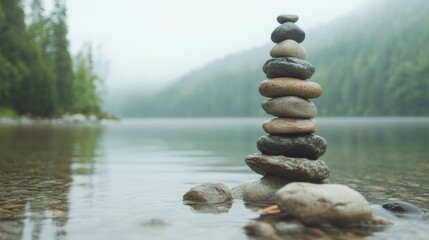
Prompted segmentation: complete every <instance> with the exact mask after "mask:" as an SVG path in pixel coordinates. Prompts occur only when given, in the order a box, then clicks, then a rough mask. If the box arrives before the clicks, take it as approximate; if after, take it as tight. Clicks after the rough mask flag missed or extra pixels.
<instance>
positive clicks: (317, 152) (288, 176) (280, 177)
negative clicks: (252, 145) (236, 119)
mask: <svg viewBox="0 0 429 240" xmlns="http://www.w3.org/2000/svg"><path fill="white" fill-rule="evenodd" d="M277 21H278V22H279V23H280V26H278V27H277V28H276V29H275V30H274V31H273V33H272V34H271V40H272V41H273V42H274V43H276V45H275V46H274V47H273V48H272V50H271V52H270V55H271V57H272V58H271V59H269V60H268V61H266V63H265V64H264V66H263V71H264V73H265V74H266V76H267V78H268V79H267V80H265V81H263V82H262V83H261V84H260V86H259V92H260V93H261V95H263V96H265V97H268V98H270V99H268V100H266V101H264V102H263V103H262V108H263V109H264V110H265V112H267V113H268V114H271V115H273V116H275V117H276V118H273V119H271V120H268V121H266V122H265V123H264V124H263V126H262V127H263V129H264V131H265V132H266V133H268V134H269V135H267V136H262V137H261V138H259V140H258V141H257V147H258V149H259V150H260V151H261V153H262V154H259V153H255V154H251V155H249V156H247V157H246V164H247V165H248V166H249V167H250V168H251V169H252V170H253V171H255V172H256V173H259V174H261V175H264V176H273V177H275V179H277V180H276V181H277V182H282V183H289V182H312V183H322V182H326V180H327V178H328V177H329V169H328V167H327V166H326V164H325V163H324V161H323V160H320V159H319V157H321V156H322V155H323V154H324V153H325V151H326V147H327V143H326V140H325V139H323V138H322V137H320V136H318V135H315V134H314V133H315V131H316V123H315V122H314V121H313V120H312V118H314V117H316V115H317V108H316V106H315V105H314V104H313V103H312V102H311V101H310V100H309V99H314V98H318V97H319V96H321V94H322V88H321V87H320V85H319V84H317V83H315V82H312V81H310V80H308V79H310V78H311V77H312V75H313V73H314V72H315V68H314V67H313V66H312V65H311V64H310V63H309V62H307V61H305V58H306V52H305V49H304V48H303V47H302V46H301V45H300V43H301V42H302V41H304V38H305V32H304V31H303V30H302V29H301V28H299V27H298V26H297V25H296V24H295V22H297V21H298V16H296V15H280V16H279V17H278V18H277ZM271 185H272V184H271ZM280 185H283V184H280ZM248 187H250V186H248ZM248 187H247V191H251V189H248ZM280 187H282V186H280Z"/></svg>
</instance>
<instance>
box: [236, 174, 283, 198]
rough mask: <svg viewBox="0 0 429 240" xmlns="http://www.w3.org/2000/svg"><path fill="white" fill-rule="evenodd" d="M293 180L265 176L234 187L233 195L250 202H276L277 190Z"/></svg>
mask: <svg viewBox="0 0 429 240" xmlns="http://www.w3.org/2000/svg"><path fill="white" fill-rule="evenodd" d="M290 182H291V180H289V179H286V178H281V177H276V176H265V177H263V178H261V179H259V180H258V181H256V182H253V183H243V184H241V185H239V186H237V187H235V188H233V189H232V192H233V195H234V196H237V197H238V198H241V199H243V201H245V202H250V203H274V202H275V199H274V195H275V194H276V192H277V190H279V189H280V188H282V187H284V186H285V185H286V184H288V183H290Z"/></svg>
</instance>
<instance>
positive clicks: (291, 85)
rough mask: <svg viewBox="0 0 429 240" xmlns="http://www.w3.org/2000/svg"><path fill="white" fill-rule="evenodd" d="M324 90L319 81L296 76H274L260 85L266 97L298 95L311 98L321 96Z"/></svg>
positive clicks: (262, 93)
mask: <svg viewBox="0 0 429 240" xmlns="http://www.w3.org/2000/svg"><path fill="white" fill-rule="evenodd" d="M322 92H323V90H322V87H321V86H320V85H319V84H318V83H315V82H312V81H308V80H301V79H296V78H272V79H267V80H265V81H263V82H261V84H260V85H259V93H261V95H262V96H265V97H284V96H297V97H301V98H305V99H311V98H318V97H320V96H321V95H322Z"/></svg>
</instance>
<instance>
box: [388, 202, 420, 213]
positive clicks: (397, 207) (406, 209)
mask: <svg viewBox="0 0 429 240" xmlns="http://www.w3.org/2000/svg"><path fill="white" fill-rule="evenodd" d="M382 207H383V208H384V209H387V210H389V211H391V212H393V213H396V214H410V215H411V214H412V215H423V214H424V212H423V211H422V210H421V209H420V208H418V207H416V206H415V205H413V204H411V203H408V202H403V201H395V202H388V203H384V204H383V205H382Z"/></svg>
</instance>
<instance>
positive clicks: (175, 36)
mask: <svg viewBox="0 0 429 240" xmlns="http://www.w3.org/2000/svg"><path fill="white" fill-rule="evenodd" d="M364 1H365V0H354V1H347V2H345V1H341V0H327V1H323V2H314V1H310V0H305V1H302V0H301V1H297V0H295V1H278V0H270V1H264V2H261V1H244V0H238V1H234V2H230V1H226V0H222V1H204V3H203V2H201V1H196V0H185V1H180V2H176V1H171V0H164V1H138V0H128V1H125V2H126V4H127V5H121V4H118V3H117V2H116V1H113V0H104V1H100V0H98V1H97V0H90V1H88V0H86V1H83V0H73V1H67V7H68V24H69V39H70V50H71V52H72V53H76V52H77V51H78V50H79V48H80V47H81V46H82V45H83V43H85V42H91V43H93V45H94V47H95V48H96V49H97V48H99V49H100V50H101V51H100V52H101V54H102V56H103V58H104V60H107V61H109V71H108V72H109V73H108V75H107V79H106V80H105V85H106V88H107V91H108V92H109V91H110V90H111V89H117V88H121V87H124V86H129V85H132V86H135V85H138V86H146V88H153V89H159V88H160V87H161V86H164V85H165V84H167V83H169V82H171V81H173V80H176V79H178V78H179V77H180V76H181V75H183V74H185V73H187V72H189V71H191V70H193V69H196V68H199V67H201V66H204V65H206V64H207V63H209V62H211V61H214V60H216V59H219V58H222V57H224V56H226V55H229V54H233V53H236V52H240V51H243V50H246V49H251V48H254V47H258V46H261V45H264V44H266V43H269V41H270V34H271V31H272V30H273V29H274V28H275V27H276V26H277V25H278V23H277V22H276V17H277V15H279V14H282V13H294V14H297V15H299V16H300V20H299V21H298V25H299V26H300V27H301V28H303V29H304V30H305V31H307V30H308V29H310V28H313V27H316V26H317V25H319V24H323V23H327V22H329V21H332V20H333V19H335V18H337V17H339V16H341V15H344V14H347V13H348V12H350V11H352V10H353V9H355V8H356V7H357V6H359V5H360V4H362V3H363V2H364ZM143 90H144V89H143Z"/></svg>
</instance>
